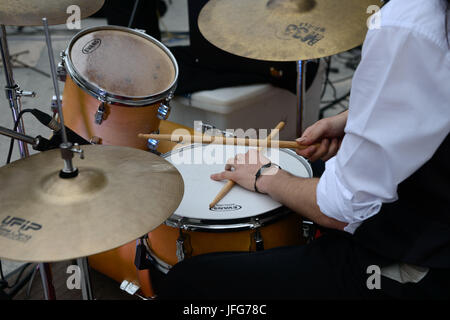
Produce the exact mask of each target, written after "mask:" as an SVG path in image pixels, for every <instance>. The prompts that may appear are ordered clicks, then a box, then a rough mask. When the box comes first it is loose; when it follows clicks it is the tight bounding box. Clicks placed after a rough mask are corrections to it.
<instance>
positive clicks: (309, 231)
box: [302, 219, 316, 243]
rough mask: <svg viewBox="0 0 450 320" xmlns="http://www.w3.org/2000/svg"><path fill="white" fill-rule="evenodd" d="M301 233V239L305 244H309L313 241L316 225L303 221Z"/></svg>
mask: <svg viewBox="0 0 450 320" xmlns="http://www.w3.org/2000/svg"><path fill="white" fill-rule="evenodd" d="M302 231H303V238H304V239H305V240H306V243H309V242H311V241H313V240H314V239H315V236H316V234H315V233H316V225H315V224H314V222H312V221H309V220H305V219H303V221H302Z"/></svg>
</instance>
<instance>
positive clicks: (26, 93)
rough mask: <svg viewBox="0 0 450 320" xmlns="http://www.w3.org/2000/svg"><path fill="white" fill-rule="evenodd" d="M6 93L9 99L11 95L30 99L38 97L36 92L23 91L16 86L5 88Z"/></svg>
mask: <svg viewBox="0 0 450 320" xmlns="http://www.w3.org/2000/svg"><path fill="white" fill-rule="evenodd" d="M5 91H6V96H7V97H8V96H9V95H10V94H12V95H13V96H15V97H19V98H21V97H28V98H34V97H36V92H34V91H23V90H21V89H20V88H19V86H17V85H16V86H14V87H11V88H9V87H6V88H5Z"/></svg>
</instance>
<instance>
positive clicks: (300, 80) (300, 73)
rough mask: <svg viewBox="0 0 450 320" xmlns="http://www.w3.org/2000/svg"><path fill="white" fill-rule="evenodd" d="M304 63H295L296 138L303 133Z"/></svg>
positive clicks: (300, 61)
mask: <svg viewBox="0 0 450 320" xmlns="http://www.w3.org/2000/svg"><path fill="white" fill-rule="evenodd" d="M305 74H306V61H304V60H303V61H302V60H299V61H297V87H296V88H297V137H300V136H301V135H302V133H303V119H304V109H305V108H304V107H305Z"/></svg>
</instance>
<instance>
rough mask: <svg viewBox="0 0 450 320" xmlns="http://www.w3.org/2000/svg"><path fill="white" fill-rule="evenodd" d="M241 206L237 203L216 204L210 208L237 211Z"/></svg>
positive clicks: (212, 209)
mask: <svg viewBox="0 0 450 320" xmlns="http://www.w3.org/2000/svg"><path fill="white" fill-rule="evenodd" d="M241 209H242V206H240V205H238V204H234V203H232V204H216V205H215V206H214V207H212V208H210V209H209V210H211V211H238V210H241Z"/></svg>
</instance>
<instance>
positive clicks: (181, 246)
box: [176, 230, 192, 262]
mask: <svg viewBox="0 0 450 320" xmlns="http://www.w3.org/2000/svg"><path fill="white" fill-rule="evenodd" d="M176 246H177V252H176V254H177V259H178V262H180V261H183V260H184V258H188V257H190V256H191V253H192V249H191V248H190V245H189V235H185V234H183V232H182V231H181V230H180V236H179V237H178V239H177V243H176Z"/></svg>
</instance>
